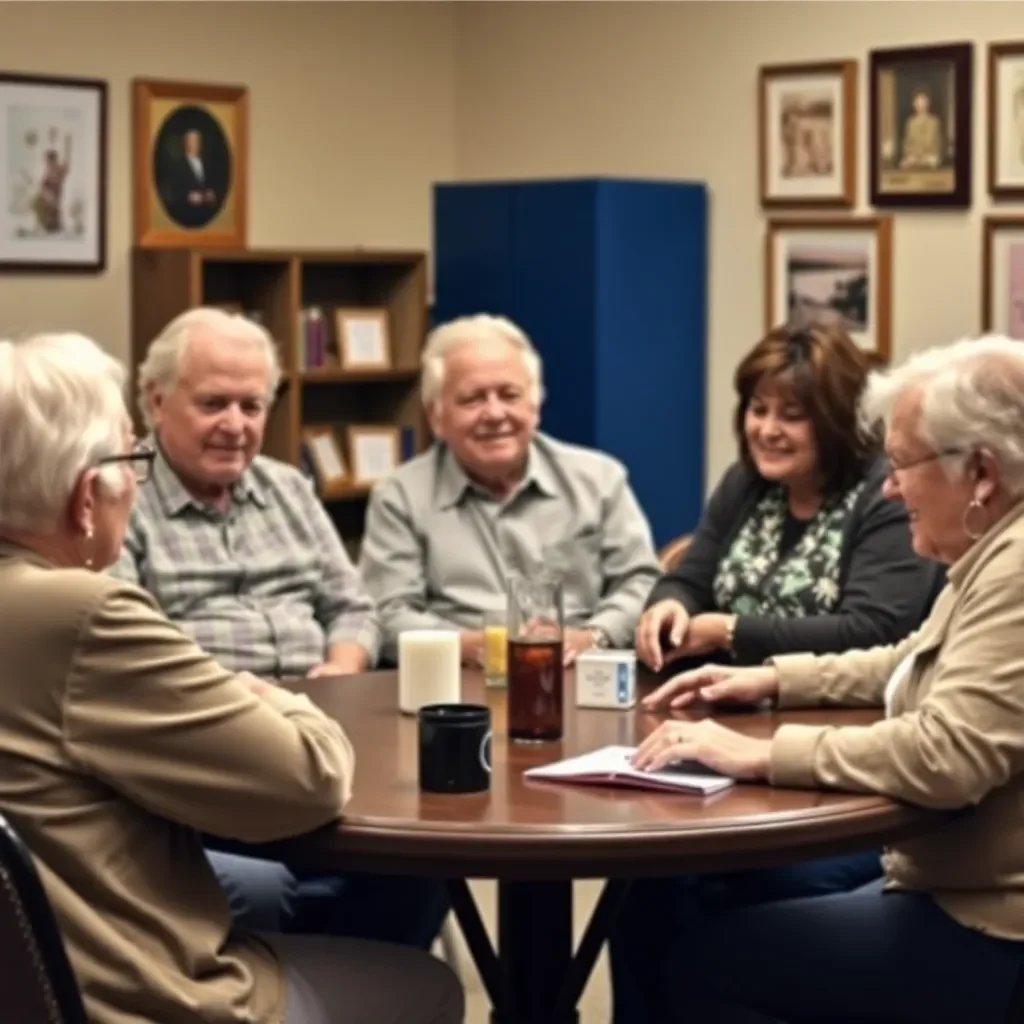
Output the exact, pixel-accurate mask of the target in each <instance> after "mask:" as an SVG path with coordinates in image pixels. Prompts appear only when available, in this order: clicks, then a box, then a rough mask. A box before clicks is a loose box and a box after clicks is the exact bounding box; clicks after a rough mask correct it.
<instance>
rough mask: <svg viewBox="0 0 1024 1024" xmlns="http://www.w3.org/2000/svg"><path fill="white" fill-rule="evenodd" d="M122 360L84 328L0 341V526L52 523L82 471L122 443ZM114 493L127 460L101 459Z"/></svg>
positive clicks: (44, 527)
mask: <svg viewBox="0 0 1024 1024" xmlns="http://www.w3.org/2000/svg"><path fill="white" fill-rule="evenodd" d="M124 386H125V371H124V367H123V366H122V365H121V363H120V362H118V361H117V360H116V359H114V358H113V357H112V356H110V355H108V354H107V353H106V352H104V351H103V349H101V348H100V347H99V345H97V344H96V343H95V342H94V341H92V340H90V339H89V338H86V337H84V336H83V335H81V334H73V333H68V334H37V335H34V336H33V337H30V338H27V339H25V340H24V341H17V342H15V341H0V437H2V438H3V442H2V444H0V529H8V530H28V531H32V532H33V533H41V532H43V533H45V532H50V531H52V530H55V529H56V528H57V526H58V524H59V521H60V517H61V515H62V514H63V512H64V510H65V508H66V507H67V503H68V500H69V499H70V497H71V494H72V491H73V490H74V488H75V484H76V482H77V480H78V478H79V476H80V475H81V473H82V472H83V470H85V469H88V468H89V467H91V466H95V465H96V464H97V463H98V462H99V461H100V459H104V458H107V457H108V456H111V455H118V454H121V453H122V452H123V451H124V446H125V432H126V431H127V430H128V429H129V419H128V411H127V409H126V408H125V402H124ZM100 481H101V485H102V486H103V488H104V490H105V492H106V493H107V494H108V495H109V496H111V497H117V496H119V495H120V494H122V493H123V488H124V487H125V486H126V485H127V480H126V478H125V472H124V466H118V465H113V464H112V465H109V466H105V467H102V469H101V471H100Z"/></svg>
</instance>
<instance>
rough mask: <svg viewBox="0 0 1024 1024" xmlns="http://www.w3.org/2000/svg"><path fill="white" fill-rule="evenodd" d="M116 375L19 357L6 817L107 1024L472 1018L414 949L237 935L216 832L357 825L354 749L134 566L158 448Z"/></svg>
mask: <svg viewBox="0 0 1024 1024" xmlns="http://www.w3.org/2000/svg"><path fill="white" fill-rule="evenodd" d="M123 386H124V374H123V370H122V368H121V366H120V364H118V363H117V362H116V361H115V360H113V359H112V358H111V357H110V356H108V355H106V354H105V353H104V352H103V351H102V350H100V349H99V348H98V347H97V346H96V345H95V344H94V343H93V342H91V341H89V340H88V339H86V338H84V337H81V336H80V335H55V336H43V337H37V338H33V339H30V340H27V341H25V342H21V343H18V344H15V343H12V342H8V341H5V342H0V437H2V438H3V444H2V446H0V621H2V622H3V624H4V629H3V631H2V633H0V809H2V811H3V813H4V814H5V815H6V816H7V817H8V818H9V820H10V822H11V824H12V825H13V826H14V828H15V829H16V830H17V831H18V833H19V834H20V835H21V837H22V839H23V840H24V842H25V844H26V845H27V847H28V849H29V851H30V852H31V854H32V857H33V860H34V861H35V864H36V867H37V868H38V871H39V874H40V876H41V878H42V882H43V885H44V887H45V889H46V892H47V895H48V897H49V899H50V902H51V904H52V906H53V909H54V911H55V914H56V918H57V921H58V924H59V925H60V930H61V933H62V935H63V938H64V942H65V943H66V946H67V949H68V953H69V956H70V960H71V964H72V966H73V969H74V972H75V975H76V977H77V980H78V983H79V987H80V989H81V992H82V996H83V999H84V1002H85V1007H86V1013H87V1016H88V1018H89V1020H90V1021H92V1022H95V1024H128V1022H136V1021H154V1022H156V1021H159V1022H160V1024H186V1022H188V1024H191V1022H193V1021H197V1020H204V1021H216V1022H218V1024H243V1022H244V1024H332V1022H338V1021H341V1020H344V1021H346V1022H365V1024H377V1022H379V1021H382V1020H394V1021H399V1020H401V1021H408V1022H414V1021H415V1022H423V1024H428V1022H430V1024H437V1022H450V1024H457V1022H459V1021H461V1020H462V1019H463V998H462V993H461V991H460V989H459V986H458V983H457V981H456V979H455V978H454V977H453V976H452V975H451V972H450V971H449V970H448V968H447V967H445V966H444V965H443V964H441V963H440V962H439V961H437V960H434V959H432V958H431V957H429V956H428V955H426V954H424V953H421V952H419V951H415V950H412V949H408V948H399V947H391V946H387V945H384V944H377V943H363V942H358V941H353V940H343V939H335V938H327V937H322V936H321V937H310V936H298V935H289V936H257V935H254V934H246V933H244V932H240V931H237V930H234V929H233V928H232V923H231V916H230V913H229V909H228V904H227V898H226V896H225V894H224V892H223V890H222V889H221V887H220V886H219V885H218V883H217V880H216V878H215V877H214V873H213V871H212V869H211V868H210V865H209V864H208V862H207V859H206V857H205V855H204V852H203V846H202V841H201V833H202V832H203V831H216V832H218V833H219V834H221V835H227V836H231V837H234V838H237V839H240V840H242V841H248V842H262V841H270V840H273V839H278V838H284V837H287V836H292V835H296V834H299V833H302V832H305V831H308V830H310V829H313V828H316V827H319V826H322V825H326V824H328V823H330V822H332V821H334V820H336V819H337V818H338V817H339V815H340V814H341V811H342V808H343V806H344V804H345V801H346V800H347V798H348V795H349V793H350V791H351V785H352V773H353V767H354V766H353V755H352V748H351V746H350V744H349V742H348V740H347V738H346V737H345V735H344V733H343V732H342V730H341V728H340V727H339V726H338V724H337V723H335V722H333V721H331V720H330V719H328V718H327V717H326V716H324V715H323V714H322V713H321V712H320V711H318V710H317V709H316V708H315V707H314V706H313V705H312V704H311V703H310V702H309V701H308V700H307V699H306V698H305V697H302V696H299V695H297V694H293V693H289V692H287V691H285V690H284V689H282V688H279V687H276V686H272V685H270V684H267V683H264V682H262V681H260V680H259V679H257V678H255V677H254V676H250V675H248V674H247V673H235V672H231V671H228V670H227V669H225V668H224V667H222V666H221V665H220V664H219V663H218V662H217V661H216V660H215V659H214V658H213V657H211V656H210V655H208V654H206V653H205V652H204V651H203V650H202V649H201V648H200V647H198V646H197V645H196V643H195V642H194V641H193V640H192V639H191V638H190V637H188V636H187V635H186V634H185V633H184V632H182V631H181V630H180V629H178V628H177V627H176V626H174V625H172V624H171V623H170V622H169V621H168V620H167V619H166V618H165V617H164V615H163V614H162V613H161V612H160V611H159V609H158V608H157V606H156V604H155V603H154V602H153V600H152V599H151V598H150V597H149V596H148V595H147V594H146V593H145V592H144V591H143V590H141V589H140V588H139V587H137V586H135V585H133V584H131V583H126V582H121V581H118V580H116V579H114V578H113V577H111V576H110V575H108V574H107V573H105V572H103V571H102V570H104V569H105V568H106V567H107V566H109V565H110V564H111V563H112V562H113V561H114V560H115V559H116V558H117V556H118V553H119V552H120V549H121V544H122V539H123V536H124V532H125V525H126V522H127V519H128V515H129V511H130V509H131V507H132V502H133V500H134V498H135V493H136V488H137V486H138V484H139V483H140V482H143V481H145V480H146V479H147V477H148V475H149V473H150V470H151V466H152V462H153V457H154V456H153V452H152V451H146V450H140V449H139V448H137V447H136V446H135V445H134V442H133V438H132V431H131V425H130V421H129V418H128V415H127V412H126V410H125V406H124V401H123V395H122V392H123Z"/></svg>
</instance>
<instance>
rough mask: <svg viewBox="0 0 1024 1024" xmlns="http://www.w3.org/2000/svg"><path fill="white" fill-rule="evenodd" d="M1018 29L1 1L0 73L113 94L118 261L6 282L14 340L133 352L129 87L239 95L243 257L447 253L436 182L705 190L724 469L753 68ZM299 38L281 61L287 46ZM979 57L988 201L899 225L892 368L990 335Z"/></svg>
mask: <svg viewBox="0 0 1024 1024" xmlns="http://www.w3.org/2000/svg"><path fill="white" fill-rule="evenodd" d="M1013 38H1024V4H1021V3H1012V2H1007V3H999V2H995V3H987V2H981V0H975V2H966V3H943V2H924V0H922V2H909V3H896V2H880V0H874V2H872V0H864V2H860V3H820V2H819V3H814V2H795V3H773V2H766V3H732V2H714V3H699V4H698V3H640V2H630V0H623V2H618V3H599V4H597V3H536V2H526V3H458V4H444V3H440V4H434V3H423V2H414V3H384V2H376V3H299V2H282V3H237V2H236V3H216V2H209V0H207V2H204V3H134V4H123V3H119V4H111V3H104V2H95V3H94V2H89V0H79V2H77V3H74V4H61V5H59V7H58V5H56V4H50V3H31V4H28V3H5V2H0V68H4V69H5V70H11V71H18V70H20V71H41V72H47V71H49V72H58V73H59V72H63V73H66V74H71V75H86V76H95V77H100V78H106V79H107V80H108V81H109V82H110V89H111V96H110V147H109V151H110V158H111V163H110V180H109V202H110V211H109V216H108V231H109V234H108V250H109V266H108V269H107V271H106V273H104V274H103V275H101V276H99V277H91V276H68V277H56V276H32V277H22V276H18V277H10V276H6V277H4V276H0V331H23V330H27V329H31V328H32V327H36V326H43V325H45V326H56V327H59V326H74V327H76V328H79V329H81V330H85V331H87V332H89V333H92V334H94V335H95V336H96V337H98V338H99V339H101V340H102V341H103V342H104V343H105V344H107V345H108V346H109V347H110V349H111V350H112V351H114V352H115V353H118V354H124V353H125V351H126V348H127V340H128V318H129V303H128V254H129V247H130V245H131V236H130V231H131V224H130V143H129V136H130V102H129V85H128V83H129V80H130V79H131V78H132V77H133V76H148V77H166V78H182V79H193V80H197V81H223V82H240V83H245V84H247V85H248V86H249V88H250V91H251V99H252V126H251V136H252V141H251V163H250V166H251V186H250V189H251V191H250V213H249V236H250V244H252V245H258V246H259V245H262V246H273V245H280V246H345V245H368V246H387V245H395V246H418V247H426V246H428V245H429V244H430V185H431V183H432V182H434V181H437V180H441V179H449V180H450V179H452V178H454V177H456V176H458V177H467V178H472V177H498V176H509V177H511V176H534V175H565V174H624V175H641V176H644V175H647V176H667V177H678V178H686V177H688V178H694V179H700V180H704V181H707V182H708V183H709V184H710V187H711V193H712V213H711V268H712V272H711V284H710V302H711V337H710V365H709V381H708V385H709V393H710V402H709V411H708V438H709V441H708V444H709V476H710V478H711V479H712V480H713V479H715V478H716V477H717V476H718V474H719V473H720V472H721V470H722V468H723V467H724V466H725V465H726V464H727V463H728V461H729V460H730V459H731V458H732V453H733V442H732V438H731V436H730V432H729V418H730V417H729V411H730V407H731V404H732V395H731V388H730V378H731V374H732V370H733V367H734V365H735V363H736V361H737V360H738V358H739V357H740V355H741V354H742V353H743V351H744V350H745V349H746V348H747V347H748V346H749V345H750V344H751V343H752V342H753V341H754V340H755V338H756V337H757V335H758V333H759V331H760V330H761V327H762V323H761V317H762V313H761V310H762V295H761V290H762V273H763V268H762V237H763V216H762V214H761V212H760V209H759V207H758V203H757V197H756V182H755V177H756V156H757V154H756V144H755V139H756V123H755V120H756V119H755V112H756V104H755V85H756V79H757V67H758V65H759V64H763V63H779V62H790V61H800V60H813V59H824V58H839V57H855V58H857V59H859V60H860V61H861V62H862V74H861V90H860V92H861V99H862V102H861V104H860V106H861V122H862V123H861V126H860V150H861V153H860V156H861V159H860V160H859V166H858V176H859V182H858V186H859V196H860V204H859V205H860V209H861V210H866V209H867V207H866V204H865V203H864V196H865V194H866V188H867V183H866V180H865V176H864V174H863V171H864V158H863V157H864V149H863V147H864V141H865V137H866V129H865V126H864V122H865V115H866V112H865V107H866V103H865V102H863V99H864V95H865V89H864V68H863V62H865V61H866V54H867V51H868V50H869V49H871V48H873V47H877V46H898V45H909V44H915V43H924V42H929V41H933V42H938V41H957V40H961V39H974V40H975V41H976V42H977V43H979V44H984V43H985V42H988V41H990V40H997V39H1013ZM286 45H287V50H286V48H285V47H286ZM984 57H985V53H984V45H979V46H978V47H977V48H976V54H975V58H976V67H977V76H976V77H977V81H976V86H977V88H976V102H975V108H976V118H975V154H976V169H975V203H974V209H972V210H971V211H970V212H967V213H962V212H961V213H943V212H927V213H922V212H919V213H904V214H899V215H897V217H896V228H895V275H894V276H895V280H894V294H895V301H894V335H895V354H896V356H897V358H899V357H900V356H901V355H904V354H906V353H907V352H909V351H911V350H913V349H914V348H917V347H920V346H922V345H926V344H929V343H931V342H941V341H946V340H949V339H951V338H952V337H954V336H956V335H959V334H963V333H970V332H973V331H976V330H978V328H979V305H980V297H979V293H980V285H979V258H980V251H981V244H980V220H981V216H982V214H983V212H984V211H985V210H986V209H987V208H988V200H987V197H986V196H985V190H984V184H983V178H984V169H985V164H984V159H983V148H982V147H983V144H984V128H985V125H984V119H983V117H982V116H981V115H982V113H983V106H982V98H983V96H982V94H983V89H982V88H981V86H982V85H983V82H984V76H983V74H982V72H983V67H984Z"/></svg>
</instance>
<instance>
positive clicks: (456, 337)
mask: <svg viewBox="0 0 1024 1024" xmlns="http://www.w3.org/2000/svg"><path fill="white" fill-rule="evenodd" d="M494 340H501V341H506V342H508V343H509V344H510V345H511V346H512V347H513V348H515V349H518V351H519V352H520V353H521V354H522V357H523V362H524V363H525V364H526V372H527V374H528V375H529V377H530V391H531V393H530V398H531V399H532V400H533V401H534V402H535V403H536V404H538V405H539V404H540V403H541V401H542V400H543V398H544V382H543V379H542V375H543V367H542V365H541V361H540V356H539V355H538V354H537V350H536V349H535V348H534V347H533V343H532V342H531V341H530V339H529V338H528V337H527V336H526V334H525V332H523V331H522V330H521V329H520V328H519V327H517V326H516V325H515V324H514V323H512V321H511V320H509V319H508V318H507V317H503V316H491V315H490V314H488V313H478V314H476V316H463V317H459V318H458V319H457V320H449V321H448V323H446V324H441V325H440V326H439V327H435V328H434V329H433V330H432V331H431V332H430V336H429V337H428V338H427V343H426V344H425V345H424V346H423V375H422V378H421V380H420V397H421V398H422V400H423V404H424V406H425V407H426V408H427V409H432V408H433V407H434V405H435V404H436V403H437V402H438V401H440V398H441V391H442V389H443V388H444V369H445V359H446V358H447V356H448V353H449V352H451V351H452V350H453V349H456V348H460V347H461V346H463V345H480V344H485V343H486V342H488V341H494Z"/></svg>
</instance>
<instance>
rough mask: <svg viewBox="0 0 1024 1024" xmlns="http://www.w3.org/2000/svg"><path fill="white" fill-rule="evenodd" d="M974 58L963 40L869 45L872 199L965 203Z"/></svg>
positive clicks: (967, 202) (916, 204)
mask: <svg viewBox="0 0 1024 1024" xmlns="http://www.w3.org/2000/svg"><path fill="white" fill-rule="evenodd" d="M973 64H974V48H973V47H972V45H971V44H970V43H950V44H944V45H940V46H916V47H911V48H908V49H901V50H874V51H872V53H871V70H870V96H871V110H870V126H869V150H870V154H871V156H870V160H871V202H872V204H873V205H875V206H903V207H961V208H965V207H968V206H970V205H971V143H972V138H971V103H972V99H971V97H972V82H973Z"/></svg>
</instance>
